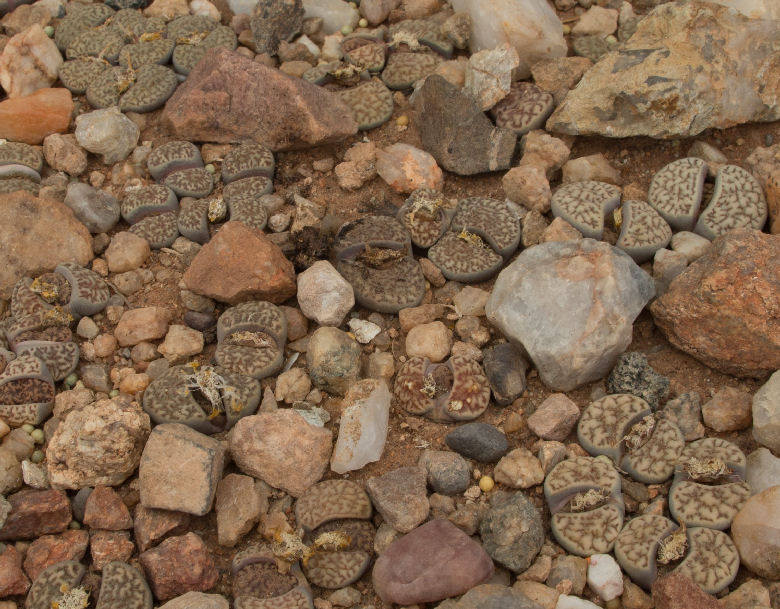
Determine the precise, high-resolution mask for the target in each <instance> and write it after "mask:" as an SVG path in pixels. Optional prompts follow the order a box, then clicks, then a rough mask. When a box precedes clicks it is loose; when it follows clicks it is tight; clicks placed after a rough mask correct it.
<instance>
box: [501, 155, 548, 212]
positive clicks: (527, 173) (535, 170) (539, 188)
mask: <svg viewBox="0 0 780 609" xmlns="http://www.w3.org/2000/svg"><path fill="white" fill-rule="evenodd" d="M501 185H502V186H503V187H504V194H506V196H507V198H508V199H510V200H512V201H514V202H515V203H519V204H520V205H522V206H523V207H527V208H528V209H534V210H536V211H538V212H539V213H540V214H545V213H547V212H548V211H550V200H551V199H552V192H551V191H550V183H549V182H548V181H547V176H546V175H545V170H544V167H541V166H539V165H521V166H519V167H513V168H512V169H510V170H509V171H507V172H506V173H505V174H504V178H503V179H502V181H501Z"/></svg>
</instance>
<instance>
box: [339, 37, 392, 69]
mask: <svg viewBox="0 0 780 609" xmlns="http://www.w3.org/2000/svg"><path fill="white" fill-rule="evenodd" d="M341 50H342V52H343V53H344V60H345V61H347V62H349V63H351V64H354V65H356V66H359V67H360V68H362V69H364V70H368V71H369V72H371V73H374V72H381V71H382V68H384V67H385V60H386V58H387V45H385V43H384V42H377V41H373V40H370V39H366V38H362V39H361V38H348V39H346V40H345V41H344V42H343V43H342V44H341Z"/></svg>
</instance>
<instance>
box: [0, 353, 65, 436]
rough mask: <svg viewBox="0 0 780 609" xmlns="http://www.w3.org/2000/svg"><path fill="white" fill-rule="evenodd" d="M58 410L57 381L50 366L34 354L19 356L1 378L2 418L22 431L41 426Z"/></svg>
mask: <svg viewBox="0 0 780 609" xmlns="http://www.w3.org/2000/svg"><path fill="white" fill-rule="evenodd" d="M53 407H54V380H53V378H52V375H51V373H50V372H49V369H48V368H47V367H46V364H45V363H44V362H43V361H42V360H40V359H38V358H37V357H35V356H34V355H32V354H24V355H19V356H17V357H16V358H15V359H13V360H11V361H10V362H8V363H7V364H6V366H5V369H4V370H3V372H2V374H0V418H2V419H3V420H4V421H5V422H6V423H8V425H11V426H12V427H18V426H20V425H24V424H26V423H29V424H31V425H39V424H40V423H42V422H43V421H44V420H45V419H46V417H48V416H49V415H50V414H51V411H52V408H53Z"/></svg>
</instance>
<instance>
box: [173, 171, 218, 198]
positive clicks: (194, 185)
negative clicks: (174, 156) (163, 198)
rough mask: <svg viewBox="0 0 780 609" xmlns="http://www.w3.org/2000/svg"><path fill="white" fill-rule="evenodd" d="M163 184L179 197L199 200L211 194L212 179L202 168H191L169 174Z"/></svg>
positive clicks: (212, 187)
mask: <svg viewBox="0 0 780 609" xmlns="http://www.w3.org/2000/svg"><path fill="white" fill-rule="evenodd" d="M163 184H165V185H166V186H167V187H168V188H170V189H171V190H172V191H173V192H175V193H176V194H177V195H178V196H179V197H193V198H195V199H200V198H202V197H205V196H208V195H209V194H211V191H212V190H213V189H214V177H213V176H212V175H211V173H210V172H208V171H206V169H204V168H203V167H193V168H192V169H182V170H181V171H176V172H174V173H172V174H170V175H169V176H168V177H166V178H165V180H163Z"/></svg>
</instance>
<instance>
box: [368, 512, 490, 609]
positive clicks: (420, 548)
mask: <svg viewBox="0 0 780 609" xmlns="http://www.w3.org/2000/svg"><path fill="white" fill-rule="evenodd" d="M491 575H493V561H492V560H491V559H490V557H489V556H488V555H487V553H486V552H485V550H484V549H483V548H482V546H481V545H480V544H479V543H477V542H476V541H474V540H472V539H471V538H469V536H468V535H466V534H465V533H464V532H463V531H461V530H460V529H459V528H457V527H456V526H455V525H454V524H452V523H450V522H449V521H447V520H432V521H430V522H427V523H425V524H424V525H422V526H421V527H418V528H416V529H414V530H413V531H412V532H411V533H408V534H406V535H404V536H403V537H401V538H400V539H398V540H396V541H394V542H393V543H392V544H391V545H390V546H389V547H388V548H387V549H386V550H385V551H384V552H383V553H382V555H381V556H380V557H379V558H378V559H377V561H376V564H375V565H374V571H373V574H372V580H373V582H374V589H375V590H376V593H377V594H378V595H379V597H380V598H381V599H382V600H383V601H385V602H386V603H397V604H399V605H414V604H417V603H432V602H436V601H440V600H443V599H445V598H448V597H450V596H456V595H458V594H463V593H464V592H466V591H467V590H469V589H470V588H473V587H474V586H476V585H477V584H479V583H481V582H483V581H485V580H486V579H487V578H489V577H490V576H491Z"/></svg>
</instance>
